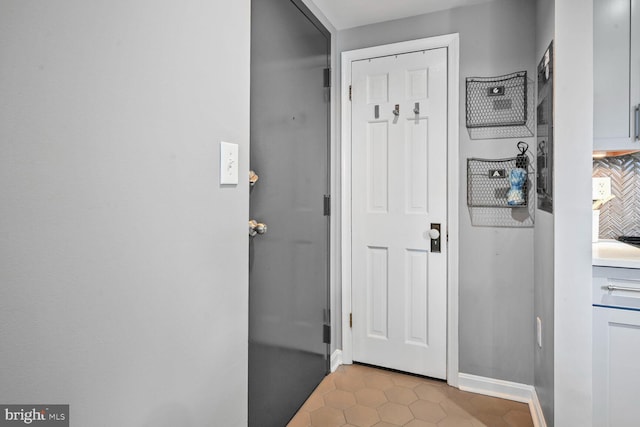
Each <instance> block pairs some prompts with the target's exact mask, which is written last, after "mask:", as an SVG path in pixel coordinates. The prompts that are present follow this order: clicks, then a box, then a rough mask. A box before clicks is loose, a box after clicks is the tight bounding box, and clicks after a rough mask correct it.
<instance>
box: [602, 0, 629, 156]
mask: <svg viewBox="0 0 640 427" xmlns="http://www.w3.org/2000/svg"><path fill="white" fill-rule="evenodd" d="M593 7H594V11H593V12H594V13H593V16H594V28H593V32H594V34H593V36H594V41H593V49H594V55H593V63H594V64H593V65H594V68H593V73H594V75H593V81H594V94H593V95H594V106H593V107H594V112H593V113H594V120H593V137H594V141H593V148H594V150H639V149H640V110H637V107H638V106H640V0H594V3H593Z"/></svg>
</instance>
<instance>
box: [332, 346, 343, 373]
mask: <svg viewBox="0 0 640 427" xmlns="http://www.w3.org/2000/svg"><path fill="white" fill-rule="evenodd" d="M340 365H342V350H336V351H334V352H333V353H331V372H335V371H336V369H338V366H340Z"/></svg>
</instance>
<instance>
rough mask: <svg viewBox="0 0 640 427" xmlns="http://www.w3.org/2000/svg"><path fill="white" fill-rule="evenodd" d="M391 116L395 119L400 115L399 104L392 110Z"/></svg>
mask: <svg viewBox="0 0 640 427" xmlns="http://www.w3.org/2000/svg"><path fill="white" fill-rule="evenodd" d="M393 115H394V116H396V117H398V116H399V115H400V104H396V108H395V109H394V110H393Z"/></svg>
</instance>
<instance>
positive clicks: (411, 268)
mask: <svg viewBox="0 0 640 427" xmlns="http://www.w3.org/2000/svg"><path fill="white" fill-rule="evenodd" d="M352 86H353V98H352V165H351V167H352V183H351V185H352V313H353V329H352V333H353V360H354V361H358V362H363V363H370V364H374V365H378V366H383V367H388V368H393V369H398V370H402V371H407V372H413V373H417V374H422V375H428V376H431V377H436V378H443V379H444V378H446V359H447V358H446V355H447V354H446V348H447V346H446V344H447V343H446V337H447V324H446V322H447V285H446V284H447V277H446V274H447V244H446V228H447V224H446V219H447V49H444V48H442V49H434V50H427V51H420V52H414V53H407V54H402V55H397V56H396V55H394V56H387V57H381V58H374V59H370V60H361V61H354V62H353V63H352ZM396 105H398V108H397V109H396ZM416 108H417V110H415V111H414V109H416ZM394 110H396V111H397V114H394ZM431 223H438V224H441V229H442V230H443V231H442V239H441V242H442V243H441V252H440V253H431V252H430V242H431V239H430V237H429V230H430V228H431Z"/></svg>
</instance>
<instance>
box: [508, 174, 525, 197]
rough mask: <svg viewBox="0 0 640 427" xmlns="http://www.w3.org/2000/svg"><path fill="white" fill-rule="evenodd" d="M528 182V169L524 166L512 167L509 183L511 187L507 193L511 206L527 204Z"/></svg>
mask: <svg viewBox="0 0 640 427" xmlns="http://www.w3.org/2000/svg"><path fill="white" fill-rule="evenodd" d="M526 183H527V171H526V170H524V169H522V168H515V169H511V172H509V184H510V185H511V188H510V189H509V192H508V193H507V204H508V205H509V206H521V205H524V204H526V202H527V199H526V196H525V184H526Z"/></svg>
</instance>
